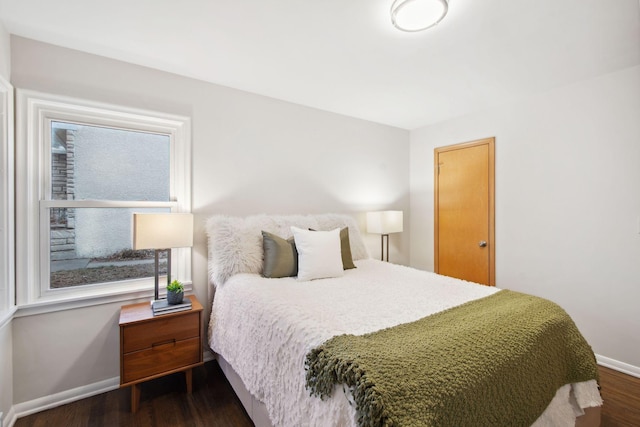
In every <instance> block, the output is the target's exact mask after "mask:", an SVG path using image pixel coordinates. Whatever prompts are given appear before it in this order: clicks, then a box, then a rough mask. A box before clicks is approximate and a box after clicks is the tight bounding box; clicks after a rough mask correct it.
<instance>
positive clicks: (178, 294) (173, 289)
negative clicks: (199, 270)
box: [167, 280, 184, 305]
mask: <svg viewBox="0 0 640 427" xmlns="http://www.w3.org/2000/svg"><path fill="white" fill-rule="evenodd" d="M182 298H184V285H182V282H180V281H179V280H174V281H173V282H171V283H169V284H168V285H167V303H169V304H172V305H173V304H180V303H181V302H182Z"/></svg>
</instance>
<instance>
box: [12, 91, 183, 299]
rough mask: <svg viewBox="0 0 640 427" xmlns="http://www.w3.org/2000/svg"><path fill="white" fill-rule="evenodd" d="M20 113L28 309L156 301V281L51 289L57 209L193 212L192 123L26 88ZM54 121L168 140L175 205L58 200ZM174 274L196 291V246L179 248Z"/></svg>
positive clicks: (21, 234)
mask: <svg viewBox="0 0 640 427" xmlns="http://www.w3.org/2000/svg"><path fill="white" fill-rule="evenodd" d="M16 108H17V110H16V111H17V119H18V120H17V129H16V131H17V135H16V136H17V139H16V140H17V148H16V165H17V171H18V173H17V174H16V231H17V233H16V248H17V249H16V261H17V264H16V266H17V268H16V270H17V271H16V273H17V276H16V278H17V279H16V280H17V303H18V306H19V307H20V308H21V311H23V310H22V308H28V307H29V306H34V307H36V308H37V307H42V306H50V305H58V306H62V308H66V307H73V306H82V305H90V304H92V303H104V302H110V301H121V300H124V299H132V298H142V297H147V296H149V297H150V296H152V295H153V287H154V284H153V282H154V281H153V278H146V279H137V280H127V281H121V282H112V283H105V284H97V285H85V286H77V287H68V288H60V289H50V288H49V279H50V255H49V250H50V227H49V209H50V208H51V207H68V208H170V209H171V212H191V121H190V119H189V118H188V117H183V116H177V115H170V114H165V113H158V112H151V111H143V110H137V109H131V108H126V107H120V106H115V105H108V104H102V103H97V102H91V101H86V100H79V99H72V98H67V97H62V96H58V95H51V94H44V93H39V92H34V91H29V90H20V89H18V90H17V91H16ZM54 121H58V122H66V123H77V124H86V125H95V126H104V127H109V128H115V129H124V130H130V131H140V132H147V133H157V134H164V135H168V136H169V138H170V191H169V201H151V202H145V201H108V200H77V201H76V200H51V123H52V122H54ZM171 269H172V272H173V273H174V274H175V275H176V277H177V278H179V279H180V280H181V281H182V282H184V283H185V285H186V289H187V290H190V289H191V249H190V248H183V249H174V255H173V256H172V266H171ZM163 283H164V282H163ZM53 309H56V308H53ZM49 310H50V309H49V308H45V309H43V311H49Z"/></svg>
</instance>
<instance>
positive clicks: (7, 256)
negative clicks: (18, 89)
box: [0, 76, 15, 328]
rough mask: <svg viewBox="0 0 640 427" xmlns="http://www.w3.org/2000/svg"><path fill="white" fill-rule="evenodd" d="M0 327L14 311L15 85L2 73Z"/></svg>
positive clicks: (0, 91)
mask: <svg viewBox="0 0 640 427" xmlns="http://www.w3.org/2000/svg"><path fill="white" fill-rule="evenodd" d="M0 121H1V122H2V123H1V125H0V129H2V132H0V328H2V326H3V325H4V324H5V322H6V321H7V320H8V319H11V316H12V315H13V313H14V311H15V239H14V235H15V233H14V230H15V217H14V144H13V86H11V84H10V83H9V82H8V81H6V80H5V79H4V78H3V77H2V76H0Z"/></svg>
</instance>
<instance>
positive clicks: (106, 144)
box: [51, 121, 170, 201]
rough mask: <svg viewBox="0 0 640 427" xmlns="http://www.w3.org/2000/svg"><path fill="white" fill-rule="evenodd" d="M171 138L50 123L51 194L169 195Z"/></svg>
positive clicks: (148, 197)
mask: <svg viewBox="0 0 640 427" xmlns="http://www.w3.org/2000/svg"><path fill="white" fill-rule="evenodd" d="M169 166H170V138H169V136H168V135H162V134H154V133H145V132H138V131H131V130H123V129H113V128H107V127H101V126H89V125H79V124H73V123H65V122H56V121H54V122H52V123H51V199H52V200H156V201H168V200H169V179H170V169H169Z"/></svg>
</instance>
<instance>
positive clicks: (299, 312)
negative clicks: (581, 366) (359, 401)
mask: <svg viewBox="0 0 640 427" xmlns="http://www.w3.org/2000/svg"><path fill="white" fill-rule="evenodd" d="M356 266H357V268H356V269H353V270H347V271H345V275H344V276H343V277H340V278H332V279H323V280H314V281H309V282H300V281H297V280H296V279H295V278H281V279H265V278H263V277H261V276H260V275H259V274H249V273H237V274H233V275H231V276H230V277H229V278H228V279H227V280H225V282H224V283H223V284H219V285H218V286H217V288H216V293H215V298H214V301H213V306H212V314H211V321H210V327H209V344H210V347H211V348H212V350H213V351H214V352H216V353H218V354H219V355H221V356H222V357H223V358H224V360H225V361H226V362H228V364H229V365H230V366H231V367H232V368H233V370H234V371H235V372H236V373H237V374H238V376H239V377H240V378H241V380H242V383H243V385H244V386H245V387H246V389H247V390H248V392H249V393H250V394H251V395H252V396H254V397H255V398H256V399H257V400H259V401H260V402H263V403H264V405H265V408H266V410H267V413H268V416H269V419H270V422H271V424H272V425H274V426H292V425H296V426H337V425H340V426H355V425H356V423H355V408H354V405H353V402H352V397H351V394H350V391H349V390H348V389H346V388H344V387H341V386H339V385H338V386H336V387H335V389H334V392H333V397H332V398H330V399H325V400H321V399H319V398H317V397H312V396H311V395H310V393H309V391H308V390H307V389H306V388H305V369H304V362H305V357H306V355H307V353H308V352H309V351H310V350H312V349H313V348H315V347H317V346H319V345H320V344H322V343H323V342H325V341H326V340H328V339H329V338H331V337H333V336H336V335H340V334H356V335H361V334H365V333H369V332H374V331H377V330H380V329H384V328H388V327H391V326H395V325H399V324H403V323H408V322H412V321H415V320H418V319H421V318H423V317H425V316H428V315H430V314H434V313H437V312H440V311H443V310H446V309H448V308H451V307H455V306H457V305H460V304H464V303H465V302H468V301H472V300H475V299H479V298H483V297H486V296H488V295H491V294H493V293H495V292H498V291H499V289H498V288H493V287H486V286H481V285H477V284H473V283H468V282H464V281H462V280H458V279H453V278H449V277H445V276H440V275H437V274H434V273H429V272H424V271H419V270H416V269H412V268H408V267H403V266H399V265H393V264H389V263H384V262H381V261H377V260H372V259H360V260H357V261H356ZM523 386H526V385H523ZM601 403H602V401H601V399H600V395H599V392H598V389H597V383H596V382H595V380H592V381H587V382H584V383H577V384H567V385H565V386H563V387H561V388H560V389H559V390H558V392H557V393H556V396H555V398H554V399H553V401H552V402H550V404H549V406H548V408H547V410H546V411H545V412H544V414H542V415H541V417H540V418H539V419H538V420H537V421H536V423H535V424H534V425H535V426H544V425H554V426H558V425H573V424H574V422H575V418H576V416H577V415H581V414H582V408H589V407H595V406H599V405H601Z"/></svg>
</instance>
